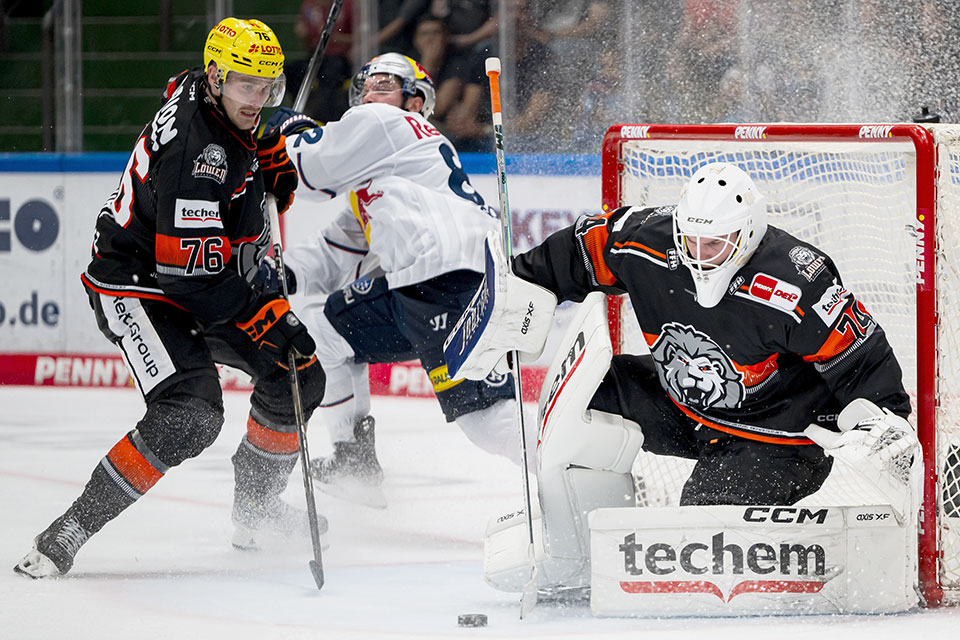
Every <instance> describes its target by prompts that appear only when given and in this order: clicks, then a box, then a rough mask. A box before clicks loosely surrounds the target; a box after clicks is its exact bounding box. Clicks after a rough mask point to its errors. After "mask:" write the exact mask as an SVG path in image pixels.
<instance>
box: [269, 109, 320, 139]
mask: <svg viewBox="0 0 960 640" xmlns="http://www.w3.org/2000/svg"><path fill="white" fill-rule="evenodd" d="M319 126H320V125H319V124H318V123H317V121H316V120H314V119H313V118H311V117H310V116H305V115H303V114H302V113H300V112H299V111H294V110H293V109H290V108H289V107H280V108H278V109H277V110H276V111H274V112H273V115H272V116H270V119H269V120H267V124H266V126H265V127H264V128H263V130H264V131H271V132H272V131H273V130H274V129H276V130H278V131H280V133H281V134H282V135H285V136H295V135H297V134H300V133H303V132H304V131H310V130H311V129H316V128H317V127H319Z"/></svg>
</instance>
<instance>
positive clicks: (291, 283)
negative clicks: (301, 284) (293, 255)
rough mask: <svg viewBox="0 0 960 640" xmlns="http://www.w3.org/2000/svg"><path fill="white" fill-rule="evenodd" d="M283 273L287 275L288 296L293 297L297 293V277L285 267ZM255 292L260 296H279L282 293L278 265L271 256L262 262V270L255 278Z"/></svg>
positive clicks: (258, 270) (258, 271) (253, 282)
mask: <svg viewBox="0 0 960 640" xmlns="http://www.w3.org/2000/svg"><path fill="white" fill-rule="evenodd" d="M283 271H284V273H286V275H287V294H289V295H291V296H292V295H293V294H295V293H296V292H297V277H296V276H295V275H294V274H293V271H291V270H290V267H288V266H287V265H283ZM250 284H252V285H253V288H254V290H255V291H256V292H257V294H258V295H260V296H270V297H274V296H278V295H280V293H282V292H281V291H280V274H279V273H277V263H276V261H275V260H274V259H273V258H272V257H270V256H264V257H263V260H261V261H260V268H258V269H257V273H256V275H254V276H253V281H252V282H251V283H250Z"/></svg>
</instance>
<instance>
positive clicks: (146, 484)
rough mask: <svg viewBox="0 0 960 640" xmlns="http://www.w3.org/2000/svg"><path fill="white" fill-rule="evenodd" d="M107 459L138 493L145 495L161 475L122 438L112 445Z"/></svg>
mask: <svg viewBox="0 0 960 640" xmlns="http://www.w3.org/2000/svg"><path fill="white" fill-rule="evenodd" d="M107 458H109V460H110V462H111V463H113V466H114V467H115V468H116V470H117V471H119V472H120V474H121V475H122V476H123V477H124V478H125V479H126V480H127V482H129V483H130V484H131V485H132V486H133V488H135V489H136V490H137V491H139V492H140V493H146V492H147V491H149V490H150V487H152V486H153V485H155V484H157V481H158V480H160V478H162V477H163V474H162V473H160V472H159V471H157V469H156V467H154V466H153V465H152V464H150V463H149V462H148V461H147V459H146V458H144V457H143V454H142V453H140V452H139V451H137V448H136V447H134V446H133V444H132V443H131V442H130V440H129V439H128V438H127V437H126V436H124V437H123V438H121V439H120V442H118V443H117V444H115V445H113V448H112V449H110V451H109V452H108V453H107Z"/></svg>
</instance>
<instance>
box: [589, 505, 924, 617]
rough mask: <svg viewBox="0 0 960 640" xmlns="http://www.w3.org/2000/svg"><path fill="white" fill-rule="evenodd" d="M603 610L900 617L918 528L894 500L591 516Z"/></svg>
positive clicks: (909, 597) (597, 601) (908, 603)
mask: <svg viewBox="0 0 960 640" xmlns="http://www.w3.org/2000/svg"><path fill="white" fill-rule="evenodd" d="M590 534H591V560H592V572H591V573H592V575H591V602H590V606H591V609H592V611H593V613H594V614H597V615H617V616H623V615H635V616H691V615H692V616H734V615H783V614H787V615H796V614H837V613H893V612H899V611H906V610H909V609H911V608H913V607H915V606H916V605H917V592H916V582H917V568H916V567H917V565H916V553H915V551H916V549H917V546H916V529H915V527H913V526H904V525H903V524H901V523H899V522H898V521H897V520H896V518H895V517H894V514H893V510H892V509H891V508H890V507H887V506H861V507H834V506H830V507H823V506H818V507H809V508H803V507H798V506H759V505H758V506H685V507H663V508H630V509H598V510H596V511H593V512H592V513H591V514H590Z"/></svg>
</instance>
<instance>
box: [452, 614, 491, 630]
mask: <svg viewBox="0 0 960 640" xmlns="http://www.w3.org/2000/svg"><path fill="white" fill-rule="evenodd" d="M457 626H458V627H485V626H487V616H486V614H483V613H462V614H460V615H459V616H457Z"/></svg>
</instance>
